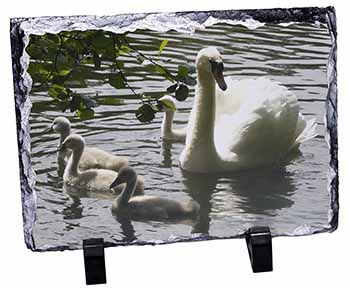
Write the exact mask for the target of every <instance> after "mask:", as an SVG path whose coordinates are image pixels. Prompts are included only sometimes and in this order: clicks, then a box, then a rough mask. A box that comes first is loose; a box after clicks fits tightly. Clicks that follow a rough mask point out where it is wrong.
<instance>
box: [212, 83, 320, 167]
mask: <svg viewBox="0 0 350 289" xmlns="http://www.w3.org/2000/svg"><path fill="white" fill-rule="evenodd" d="M227 84H228V90H227V91H225V92H219V91H217V113H216V123H215V146H216V149H217V151H218V153H219V155H220V156H221V158H222V159H224V160H227V161H228V162H231V163H232V165H233V162H235V166H237V165H238V166H239V167H243V168H252V167H259V166H273V165H279V164H283V162H284V161H286V160H287V159H288V154H289V153H290V152H291V150H294V149H296V148H298V146H299V145H300V143H302V142H304V141H306V140H308V139H310V138H312V137H314V136H315V135H316V131H315V126H316V125H315V121H314V120H310V121H308V122H307V123H306V121H305V119H304V117H303V116H302V114H301V113H300V112H299V110H300V107H299V104H298V101H297V98H296V96H295V95H294V94H293V93H292V92H291V91H289V90H288V89H287V88H286V87H284V86H282V85H279V84H278V83H276V82H274V81H271V80H269V79H267V78H257V79H244V80H234V79H233V78H228V79H227Z"/></svg>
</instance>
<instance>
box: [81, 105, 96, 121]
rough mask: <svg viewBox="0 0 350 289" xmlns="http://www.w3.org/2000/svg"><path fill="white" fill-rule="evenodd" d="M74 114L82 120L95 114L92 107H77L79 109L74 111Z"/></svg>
mask: <svg viewBox="0 0 350 289" xmlns="http://www.w3.org/2000/svg"><path fill="white" fill-rule="evenodd" d="M76 115H77V117H79V118H80V119H81V120H84V119H90V118H93V117H94V115H95V112H94V111H93V110H92V109H89V108H86V109H82V110H80V109H79V110H77V111H76Z"/></svg>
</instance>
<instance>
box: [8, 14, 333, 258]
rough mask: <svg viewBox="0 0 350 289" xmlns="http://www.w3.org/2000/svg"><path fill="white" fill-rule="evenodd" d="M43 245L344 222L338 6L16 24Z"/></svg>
mask: <svg viewBox="0 0 350 289" xmlns="http://www.w3.org/2000/svg"><path fill="white" fill-rule="evenodd" d="M10 29H11V31H10V32H11V48H12V67H13V83H14V97H15V109H16V120H17V136H18V152H19V169H20V179H21V194H22V204H23V220H24V236H25V243H26V245H27V247H28V248H29V249H31V250H34V251H47V250H65V249H81V248H82V240H84V239H89V238H103V239H104V242H105V244H106V246H117V245H133V244H139V245H143V244H167V243H173V242H180V241H199V240H211V239H223V238H242V237H244V236H245V233H246V232H247V230H248V229H249V228H251V227H254V226H266V227H269V228H270V230H271V234H272V236H273V237H276V236H302V235H309V234H314V233H320V232H332V231H334V230H335V229H336V228H337V225H338V155H337V153H338V138H337V79H336V76H337V75H336V59H337V46H336V45H337V44H336V37H337V32H336V18H335V10H334V8H333V7H326V8H318V7H306V8H290V9H279V8H276V9H260V10H227V11H205V12H198V11H197V12H178V13H148V14H123V15H116V16H65V17H34V18H13V19H11V28H10Z"/></svg>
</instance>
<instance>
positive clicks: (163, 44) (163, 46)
mask: <svg viewBox="0 0 350 289" xmlns="http://www.w3.org/2000/svg"><path fill="white" fill-rule="evenodd" d="M168 42H169V40H168V39H164V40H163V41H162V42H161V43H160V46H159V55H161V54H162V52H163V50H164V48H165V46H167V44H168Z"/></svg>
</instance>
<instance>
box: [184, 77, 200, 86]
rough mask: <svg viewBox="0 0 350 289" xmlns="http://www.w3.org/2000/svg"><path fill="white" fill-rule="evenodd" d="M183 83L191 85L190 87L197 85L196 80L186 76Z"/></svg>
mask: <svg viewBox="0 0 350 289" xmlns="http://www.w3.org/2000/svg"><path fill="white" fill-rule="evenodd" d="M183 82H184V83H185V84H187V85H191V86H193V85H196V84H197V80H196V79H195V78H194V77H192V76H187V77H185V78H184V79H183Z"/></svg>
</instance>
